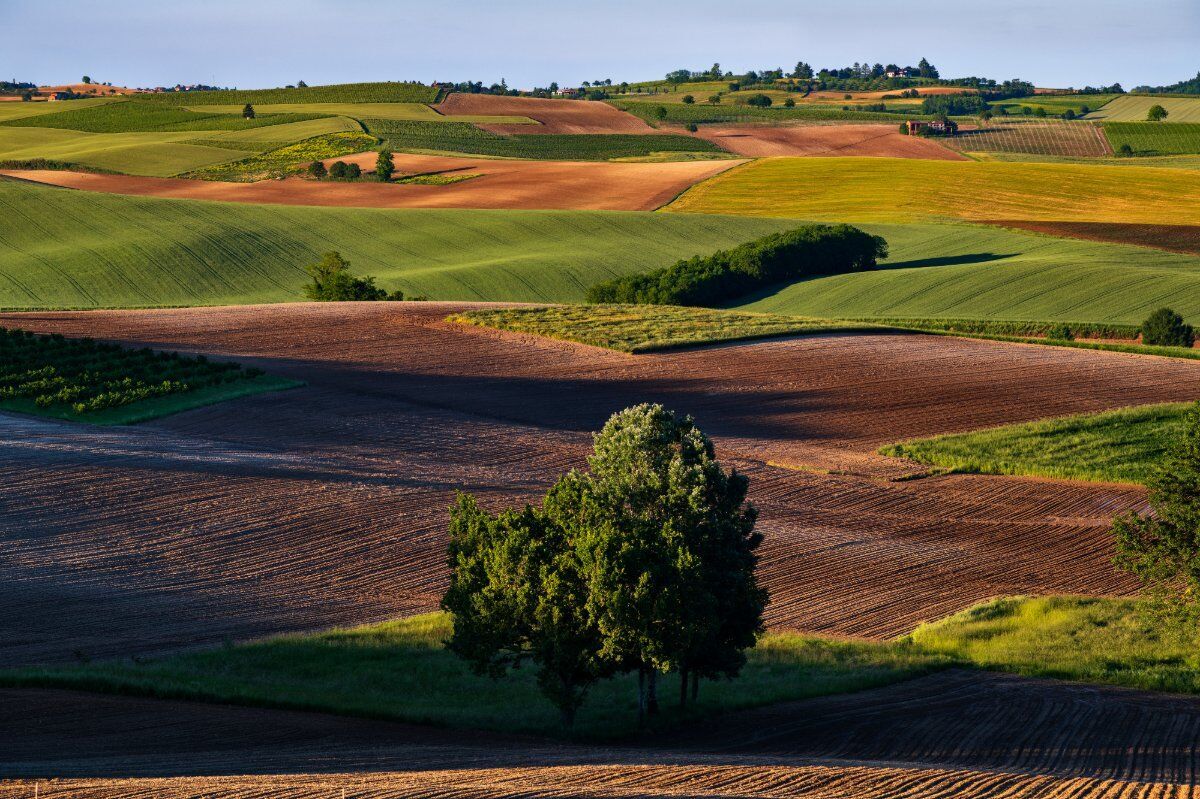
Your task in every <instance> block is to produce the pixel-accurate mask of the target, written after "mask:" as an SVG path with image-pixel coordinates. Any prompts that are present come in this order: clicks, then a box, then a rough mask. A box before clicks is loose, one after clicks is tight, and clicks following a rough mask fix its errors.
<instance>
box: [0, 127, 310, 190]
mask: <svg viewBox="0 0 1200 799" xmlns="http://www.w3.org/2000/svg"><path fill="white" fill-rule="evenodd" d="M300 124H304V123H300ZM211 135H213V134H204V133H197V132H195V131H174V132H170V133H80V132H79V131H75V130H58V129H55V128H10V127H0V161H7V160H14V161H20V160H25V159H33V158H46V159H50V160H52V161H66V162H69V163H75V164H83V165H84V166H90V167H97V168H99V169H108V170H112V171H114V172H125V173H128V174H130V175H150V176H153V177H168V176H170V175H177V174H179V173H180V172H187V171H189V170H192V169H199V168H201V167H206V166H211V165H212V164H220V163H224V162H226V161H236V160H238V159H240V158H245V157H246V156H248V155H250V154H252V152H253V151H254V150H255V149H257V148H256V147H255V146H253V145H250V146H247V147H246V148H245V150H244V151H239V150H237V149H229V148H227V147H214V146H206V145H196V144H189V143H187V142H188V141H191V140H195V139H197V138H199V137H201V136H211Z"/></svg>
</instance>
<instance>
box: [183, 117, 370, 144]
mask: <svg viewBox="0 0 1200 799" xmlns="http://www.w3.org/2000/svg"><path fill="white" fill-rule="evenodd" d="M361 131H362V127H361V126H360V125H359V124H358V122H356V121H354V120H353V119H350V118H349V117H343V116H331V117H319V118H317V119H310V120H308V121H307V122H289V123H286V124H283V125H271V126H269V127H265V128H250V129H248V130H229V131H219V132H218V131H214V132H213V133H211V134H206V135H205V138H208V139H220V140H221V141H224V142H230V143H234V142H238V143H240V142H245V143H247V144H254V145H257V144H258V143H259V142H283V143H285V144H286V143H288V142H298V141H303V140H304V139H310V138H312V137H313V136H322V135H324V134H326V133H358V132H361Z"/></svg>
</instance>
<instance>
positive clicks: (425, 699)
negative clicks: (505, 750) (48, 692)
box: [0, 614, 950, 738]
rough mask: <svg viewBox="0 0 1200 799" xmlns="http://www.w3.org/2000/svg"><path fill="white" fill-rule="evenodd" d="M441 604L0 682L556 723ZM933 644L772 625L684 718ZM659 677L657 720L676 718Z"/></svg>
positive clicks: (896, 668)
mask: <svg viewBox="0 0 1200 799" xmlns="http://www.w3.org/2000/svg"><path fill="white" fill-rule="evenodd" d="M449 632H450V624H449V618H448V617H447V616H445V615H443V614H429V615H425V616H415V617H412V618H409V619H403V620H399V621H393V622H385V623H382V624H374V625H369V626H364V627H356V628H352V629H347V630H334V631H331V632H325V633H317V634H314V635H305V636H284V637H278V638H273V639H268V640H265V641H261V642H256V643H249V644H240V645H236V646H230V647H226V648H223V649H217V650H211V651H206V652H196V653H192V654H184V655H178V656H175V657H169V658H164V659H162V660H156V661H148V662H144V663H142V664H141V665H133V664H130V663H129V662H128V661H124V662H119V663H111V664H99V663H98V664H95V665H88V666H64V667H57V668H55V667H47V668H44V669H25V670H21V671H15V672H13V671H10V672H6V673H0V684H8V685H57V686H66V687H78V688H85V689H88V690H107V691H119V692H121V693H133V694H145V695H151V696H165V697H183V698H194V699H208V700H215V701H220V702H232V703H236V704H249V705H259V706H268V707H288V708H300V709H306V710H325V711H332V712H335V713H345V714H350V715H357V716H368V717H375V718H387V719H398V720H402V721H409V722H417V723H423V724H436V725H439V726H450V727H469V728H480V729H491V730H499V731H503V732H522V733H548V734H559V733H561V729H560V727H559V724H558V712H557V711H556V710H555V709H554V708H553V706H552V705H550V703H549V702H547V701H546V700H545V699H543V698H542V696H541V695H540V694H539V693H538V691H537V687H536V683H535V680H534V674H533V669H531V668H525V669H522V670H521V671H519V672H515V673H513V674H512V675H510V676H509V677H506V678H503V679H500V680H492V679H490V678H488V677H479V676H476V675H474V674H473V673H472V672H471V671H470V669H469V668H468V667H467V666H466V664H464V663H463V662H462V661H461V660H459V659H458V658H456V657H455V656H454V655H452V654H451V653H449V652H447V651H446V650H445V649H443V648H442V641H443V640H444V639H445V638H446V637H447V635H449ZM949 662H950V658H947V657H945V656H942V655H926V654H924V653H921V652H918V651H915V649H914V648H913V647H911V646H906V645H902V644H886V643H885V644H880V643H859V642H853V641H838V640H830V639H823V638H818V637H813V636H803V635H798V634H794V633H771V634H768V635H766V636H764V637H763V639H762V640H761V641H760V643H759V645H758V646H757V647H756V648H754V649H752V650H750V652H749V663H748V664H747V665H746V667H745V669H744V670H743V674H742V676H741V677H740V678H739V679H737V680H734V681H732V682H724V681H721V682H707V683H703V684H702V685H701V691H700V698H699V702H698V703H697V705H696V707H695V708H694V709H693V710H691V711H690V712H689V713H688V716H687V718H697V717H706V716H711V715H713V714H715V713H719V712H724V711H730V710H735V709H739V708H746V707H753V706H756V705H764V704H770V703H773V702H781V701H787V700H793V699H803V698H807V697H811V696H821V695H824V694H832V693H842V692H846V691H855V690H862V689H865V688H871V687H876V686H880V685H886V684H888V683H891V682H897V681H899V680H903V679H907V678H910V677H914V676H917V675H919V674H924V673H928V672H930V671H933V670H935V669H938V668H941V667H943V666H945V665H947V664H948V663H949ZM636 684H637V679H636V677H633V676H623V677H618V678H614V679H611V680H607V681H605V682H602V683H600V684H598V685H597V686H595V687H594V688H593V689H592V691H591V693H590V695H589V697H588V700H587V701H586V702H585V703H584V705H583V707H582V708H581V709H580V711H579V716H578V718H577V720H576V727H575V734H576V735H578V736H580V737H586V738H613V737H616V736H623V735H629V734H632V733H634V732H635V731H636V725H637V709H636ZM678 692H679V689H678V680H677V678H675V677H674V676H673V675H668V676H667V677H666V678H664V679H662V680H661V681H660V682H659V695H660V696H661V697H663V698H664V701H663V713H662V714H661V716H660V717H659V719H658V721H657V722H656V723H655V725H654V726H655V728H657V729H669V728H671V727H675V726H677V725H678V724H679V723H680V722H682V721H683V720H684V717H682V716H681V715H680V714H679V713H678V712H677V710H676V708H675V707H674V702H672V701H671V697H674V696H677V695H678Z"/></svg>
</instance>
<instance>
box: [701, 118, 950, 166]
mask: <svg viewBox="0 0 1200 799" xmlns="http://www.w3.org/2000/svg"><path fill="white" fill-rule="evenodd" d="M696 135H698V136H700V138H703V139H708V140H709V141H711V142H713V143H715V144H716V145H717V146H719V147H723V148H725V149H726V150H729V151H730V152H731V153H737V154H738V155H746V156H751V157H754V158H762V157H765V156H773V155H795V156H814V157H836V156H851V155H858V156H873V157H878V158H928V159H933V160H938V161H965V160H967V159H966V157H965V156H962V155H959V154H958V153H956V152H954V151H953V150H950V149H947V148H946V147H943V146H942V145H941V144H939V143H938V142H937V141H935V140H933V139H923V138H921V137H919V136H904V135H902V134H901V133H900V131H899V130H898V129H897V127H896V126H895V125H890V124H889V125H702V126H700V129H699V132H698V133H697V134H696Z"/></svg>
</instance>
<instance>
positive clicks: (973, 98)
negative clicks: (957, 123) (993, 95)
mask: <svg viewBox="0 0 1200 799" xmlns="http://www.w3.org/2000/svg"><path fill="white" fill-rule="evenodd" d="M985 108H987V103H985V102H984V101H983V98H982V97H980V96H979V95H978V94H937V95H931V96H929V97H926V98H925V99H924V100H922V101H921V113H923V114H933V115H938V114H945V115H947V116H975V115H976V114H979V113H980V112H982V111H983V110H984V109H985Z"/></svg>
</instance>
